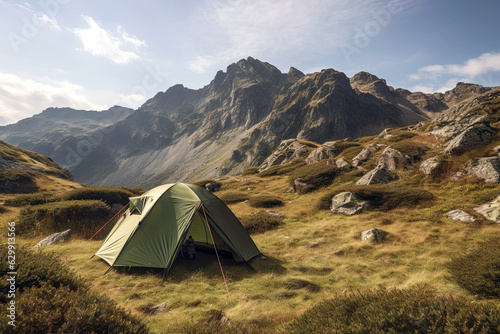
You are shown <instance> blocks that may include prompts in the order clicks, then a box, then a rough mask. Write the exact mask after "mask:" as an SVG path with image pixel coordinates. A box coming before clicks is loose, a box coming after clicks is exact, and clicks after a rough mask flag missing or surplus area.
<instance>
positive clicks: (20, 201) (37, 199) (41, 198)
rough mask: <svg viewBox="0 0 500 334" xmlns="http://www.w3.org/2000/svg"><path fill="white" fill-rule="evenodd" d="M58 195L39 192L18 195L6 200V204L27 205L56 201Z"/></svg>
mask: <svg viewBox="0 0 500 334" xmlns="http://www.w3.org/2000/svg"><path fill="white" fill-rule="evenodd" d="M55 200H56V197H55V196H53V195H50V194H44V193H37V194H27V195H17V196H16V197H14V198H9V199H6V200H5V205H8V206H16V207H17V206H26V205H40V204H45V203H50V202H54V201H55Z"/></svg>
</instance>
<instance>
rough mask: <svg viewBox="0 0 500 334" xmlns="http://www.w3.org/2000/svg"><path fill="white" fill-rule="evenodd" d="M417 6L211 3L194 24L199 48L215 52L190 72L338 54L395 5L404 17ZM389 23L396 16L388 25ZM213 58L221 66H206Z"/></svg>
mask: <svg viewBox="0 0 500 334" xmlns="http://www.w3.org/2000/svg"><path fill="white" fill-rule="evenodd" d="M413 2H414V1H413V0H393V1H389V2H388V1H385V0H358V1H352V0H310V1H303V0H275V1H268V0H253V1H248V0H207V1H205V3H204V4H205V5H204V6H203V7H202V8H201V10H200V13H198V15H197V16H196V18H195V21H196V22H199V23H198V24H199V25H200V26H199V27H198V30H199V31H200V32H203V34H200V36H201V37H200V43H199V44H202V47H204V48H205V49H207V50H210V51H208V52H207V54H206V55H201V56H197V57H194V58H193V59H192V60H190V61H189V62H188V63H187V67H188V68H189V69H190V70H192V71H195V72H204V71H206V70H208V69H210V67H211V66H213V65H214V64H220V63H227V62H228V61H235V60H237V59H239V58H246V57H248V56H253V57H259V56H260V55H263V54H265V55H266V57H267V58H269V55H271V56H274V57H277V58H278V57H279V58H280V59H283V58H285V57H286V58H287V59H289V60H292V61H307V60H309V59H312V58H315V57H321V56H327V55H330V54H332V53H335V52H338V51H339V46H340V45H342V44H343V43H344V44H345V43H352V41H353V37H354V36H355V35H356V31H357V30H359V29H364V28H365V27H366V25H367V23H369V22H372V23H377V21H376V20H377V19H376V16H377V14H379V13H381V12H382V11H386V12H387V8H388V6H389V5H390V4H391V3H397V4H399V5H400V9H398V10H400V12H402V11H403V9H406V8H409V7H410V6H411V5H412V3H413ZM390 15H391V14H390V13H389V16H390ZM390 20H391V17H389V18H388V19H387V20H386V22H384V25H388V24H389V23H390ZM379 26H380V25H379ZM380 27H381V29H383V28H384V27H383V26H380ZM203 44H204V45H203ZM211 59H216V60H217V61H207V60H211Z"/></svg>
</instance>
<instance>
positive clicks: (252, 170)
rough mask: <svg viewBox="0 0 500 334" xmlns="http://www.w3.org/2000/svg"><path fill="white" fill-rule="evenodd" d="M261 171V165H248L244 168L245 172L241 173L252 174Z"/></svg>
mask: <svg viewBox="0 0 500 334" xmlns="http://www.w3.org/2000/svg"><path fill="white" fill-rule="evenodd" d="M258 172H259V167H248V168H245V169H244V170H243V173H241V175H252V174H257V173H258Z"/></svg>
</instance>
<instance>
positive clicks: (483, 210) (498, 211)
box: [474, 196, 500, 223]
mask: <svg viewBox="0 0 500 334" xmlns="http://www.w3.org/2000/svg"><path fill="white" fill-rule="evenodd" d="M474 210H476V211H477V212H479V213H480V214H482V215H483V216H484V217H485V218H486V219H488V220H491V221H492V222H495V223H500V196H498V197H497V198H495V199H494V200H493V201H491V202H488V203H485V204H483V205H481V206H478V207H476V208H474Z"/></svg>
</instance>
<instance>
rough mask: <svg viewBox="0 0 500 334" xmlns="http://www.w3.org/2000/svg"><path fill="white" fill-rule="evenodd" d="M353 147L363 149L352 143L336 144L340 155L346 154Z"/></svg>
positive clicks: (342, 142)
mask: <svg viewBox="0 0 500 334" xmlns="http://www.w3.org/2000/svg"><path fill="white" fill-rule="evenodd" d="M351 147H361V146H360V145H359V144H358V143H353V142H352V141H337V142H335V148H336V150H337V152H338V154H340V153H342V152H344V151H345V150H347V149H348V148H351Z"/></svg>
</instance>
